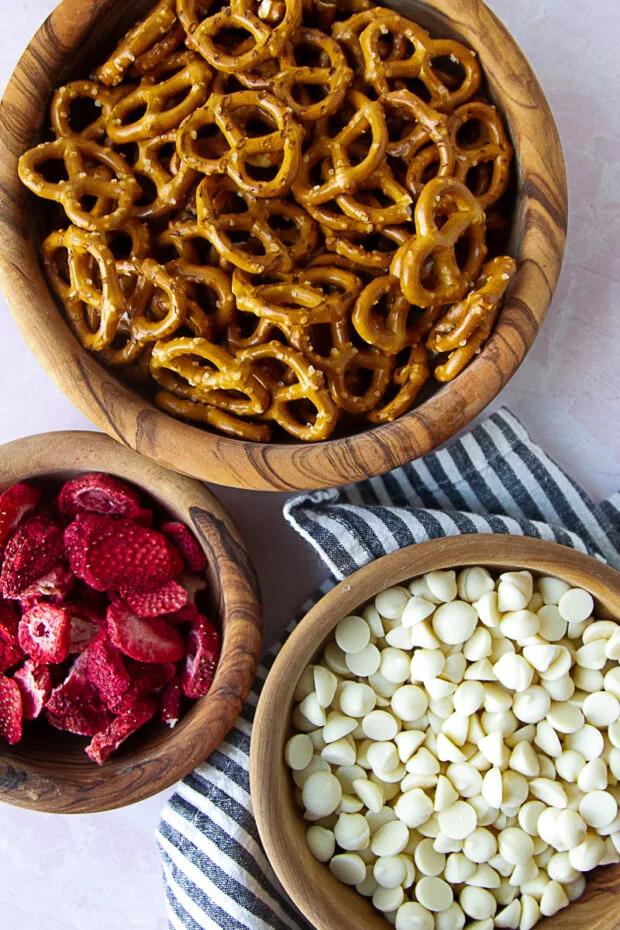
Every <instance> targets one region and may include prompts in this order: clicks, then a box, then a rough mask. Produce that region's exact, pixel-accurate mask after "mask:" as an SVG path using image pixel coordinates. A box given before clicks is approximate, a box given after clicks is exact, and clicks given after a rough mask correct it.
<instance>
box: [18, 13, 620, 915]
mask: <svg viewBox="0 0 620 930" xmlns="http://www.w3.org/2000/svg"><path fill="white" fill-rule="evenodd" d="M54 5H55V0H21V3H17V4H15V3H12V2H10V0H2V3H1V4H0V36H2V42H1V45H0V87H4V85H5V84H6V82H7V81H8V79H9V76H10V74H11V72H12V70H13V68H14V66H15V64H16V62H17V59H18V57H19V55H20V53H21V50H22V49H23V48H24V46H25V45H26V43H27V41H28V39H29V38H30V37H31V35H32V33H33V32H34V31H35V30H36V29H37V27H38V26H39V24H40V23H41V21H42V20H43V19H44V17H45V16H46V15H47V14H48V13H49V12H50V11H51V10H52V8H53V7H54ZM491 6H492V7H493V9H494V11H495V12H496V13H497V14H498V15H499V17H500V18H501V19H502V20H503V21H504V23H505V25H506V26H507V27H508V28H509V29H510V30H511V31H512V33H513V35H514V36H515V37H516V39H517V41H518V42H519V44H520V45H521V47H522V49H523V50H524V52H525V54H526V55H527V56H528V58H529V60H530V62H531V64H532V66H533V68H534V70H535V72H536V74H537V75H538V78H539V80H540V82H541V84H542V86H543V89H544V91H545V92H546V94H547V97H548V99H549V102H550V104H551V108H552V110H553V112H554V114H555V117H556V120H557V123H558V127H559V130H560V135H561V137H562V142H563V145H564V153H565V156H566V162H567V168H568V178H569V186H570V223H569V236H568V248H567V253H566V259H565V262H564V268H563V271H562V276H561V279H560V284H559V287H558V290H557V293H556V296H555V299H554V302H553V306H552V308H551V311H550V314H549V317H548V319H547V321H546V323H545V326H544V327H543V330H542V332H541V333H540V335H539V337H538V339H537V340H536V343H535V345H534V347H533V349H532V350H531V352H530V354H529V355H528V358H527V361H526V363H525V364H524V365H523V366H522V368H521V369H520V371H519V372H517V374H516V376H515V377H514V378H513V380H512V381H511V383H510V384H509V385H508V387H507V388H506V389H505V390H504V392H503V393H502V395H501V398H500V399H499V401H497V402H496V403H495V404H494V405H493V406H494V407H496V406H499V404H500V403H501V404H506V405H508V406H509V407H510V408H511V409H512V410H513V411H514V412H515V413H516V414H517V416H518V417H519V418H520V419H521V420H522V421H523V422H524V424H525V426H526V427H527V429H528V430H529V431H530V433H531V435H532V436H533V437H534V438H535V439H536V440H537V441H538V442H540V443H541V444H542V445H544V446H545V448H546V449H547V450H548V451H549V452H550V453H551V454H552V455H553V456H554V457H555V458H556V459H557V460H558V461H559V462H560V463H561V464H562V465H563V466H564V467H565V468H567V469H569V471H570V472H571V473H572V474H573V476H574V477H575V478H576V479H577V480H578V481H580V482H581V483H582V484H583V486H584V487H585V488H586V490H587V491H589V492H590V494H591V495H592V496H593V497H595V498H596V499H599V498H601V497H604V496H606V495H608V494H610V493H612V492H613V491H615V490H617V489H618V486H619V484H620V481H619V478H620V338H618V333H619V332H620V300H619V299H618V295H617V293H616V288H618V290H619V291H620V250H619V248H618V243H619V242H620V155H619V152H620V111H619V110H618V107H617V106H616V105H615V102H614V98H615V97H616V96H617V90H618V88H619V87H620V60H619V59H618V54H617V36H618V34H620V3H618V0H597V2H596V4H594V5H589V4H587V3H584V0H520V2H519V3H514V2H513V0H493V2H492V3H491ZM0 313H1V314H2V315H1V319H2V324H1V334H2V339H0V396H1V397H2V398H3V410H2V417H1V418H0V443H3V442H7V441H9V440H11V439H16V438H18V437H20V436H26V435H29V434H31V433H37V432H45V431H49V430H61V429H91V428H92V426H91V424H90V423H89V421H88V420H86V419H85V418H84V417H83V416H82V415H81V414H80V413H79V412H78V411H77V410H76V409H75V408H74V407H73V406H72V405H71V404H70V403H69V401H68V400H66V399H65V398H64V397H63V395H62V394H61V393H60V391H59V390H58V389H57V388H56V387H55V386H54V385H53V384H52V382H51V381H49V380H48V378H47V377H46V376H45V375H44V373H43V371H42V370H41V369H40V368H39V366H38V364H37V362H36V361H35V359H34V358H33V356H32V355H31V354H30V352H29V350H28V349H27V348H26V346H25V345H24V343H23V341H22V339H21V336H20V335H19V333H18V331H17V327H16V326H15V324H14V323H13V321H12V319H11V317H10V315H9V312H8V310H7V307H6V303H5V301H4V300H3V298H2V296H1V295H0ZM490 409H493V408H490ZM214 490H215V491H216V493H218V494H219V496H220V497H221V498H222V500H223V501H224V502H225V503H226V505H227V506H228V507H229V509H230V511H231V513H232V515H233V517H234V518H235V519H236V521H237V522H238V524H239V526H240V528H241V530H242V532H243V533H244V535H245V538H246V540H247V542H248V545H249V547H250V550H251V553H252V556H253V559H254V564H255V565H256V568H257V570H258V573H259V576H260V580H261V585H262V588H263V594H264V600H265V614H266V626H267V639H268V641H271V640H273V639H274V638H275V637H276V636H277V634H278V631H279V630H281V629H282V628H283V627H284V626H285V625H286V623H287V622H288V621H289V620H290V619H291V618H292V617H293V616H294V615H295V613H296V609H297V607H298V606H299V605H300V604H301V603H302V602H303V601H304V600H305V598H306V597H307V596H308V595H309V594H310V592H311V591H312V590H313V588H314V587H315V586H316V584H317V583H318V582H320V581H321V580H322V579H323V578H324V577H325V570H324V568H323V567H322V565H320V564H319V563H318V560H317V559H316V557H315V556H314V555H313V554H312V553H311V552H310V551H309V549H308V547H307V546H306V545H305V544H304V543H302V542H301V541H300V540H299V539H298V538H297V537H296V536H295V535H294V534H293V533H292V532H291V531H290V530H289V529H288V527H287V526H286V525H285V524H284V521H283V520H282V517H281V510H282V504H283V502H284V500H285V495H280V494H273V495H268V494H265V493H250V492H247V491H231V490H228V489H217V488H215V489H214ZM169 793H170V792H168V794H169ZM166 796H167V795H166V794H163V795H159V796H158V797H155V798H152V799H151V800H149V801H145V802H143V803H142V804H138V805H135V806H134V807H131V808H127V809H125V810H122V811H117V812H114V813H108V814H98V815H92V816H85V817H77V818H71V817H53V816H48V815H43V814H34V813H30V812H28V811H21V810H17V809H15V808H11V807H8V806H6V807H3V809H2V830H1V831H0V858H1V861H2V873H3V880H2V882H0V913H1V914H2V919H1V921H0V923H1V925H2V926H3V927H7V928H8V927H11V928H15V930H39V928H40V927H42V926H44V927H45V928H46V930H85V928H88V930H116V928H119V930H120V928H122V930H165V928H166V927H167V921H166V917H165V912H164V899H163V892H162V886H161V881H160V868H159V859H158V855H157V849H156V845H155V839H154V830H155V827H156V825H157V821H158V817H159V812H160V810H161V808H162V805H163V804H164V802H165V799H166Z"/></svg>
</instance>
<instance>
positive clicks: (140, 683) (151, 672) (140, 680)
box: [125, 659, 177, 697]
mask: <svg viewBox="0 0 620 930" xmlns="http://www.w3.org/2000/svg"><path fill="white" fill-rule="evenodd" d="M125 665H126V667H127V671H128V672H129V674H130V675H131V678H132V681H133V693H134V694H135V695H136V697H143V696H144V695H145V694H149V692H151V691H161V689H162V688H163V687H165V685H167V684H168V682H169V681H171V680H172V679H173V678H174V676H175V674H176V670H177V669H176V665H175V664H174V662H162V663H161V664H159V665H155V664H154V663H152V662H148V663H147V662H136V661H135V660H134V659H126V660H125Z"/></svg>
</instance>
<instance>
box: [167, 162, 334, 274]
mask: <svg viewBox="0 0 620 930" xmlns="http://www.w3.org/2000/svg"><path fill="white" fill-rule="evenodd" d="M230 194H233V195H234V199H235V202H236V205H239V200H241V201H243V203H244V204H245V206H246V210H245V212H234V211H233V210H231V205H230V197H229V196H228V195H230ZM196 201H197V207H198V224H197V231H198V233H199V234H202V235H204V236H205V238H207V239H208V240H209V241H210V242H211V243H213V245H214V246H215V248H216V249H217V251H218V252H219V254H220V255H221V256H222V257H224V258H226V259H227V260H228V261H230V262H231V263H232V264H233V265H235V266H236V267H237V268H241V269H242V271H247V272H249V273H250V274H262V273H264V272H265V271H282V272H289V271H292V269H293V268H294V266H295V264H296V263H297V262H298V261H299V260H300V259H301V258H303V257H304V256H306V255H308V254H309V253H310V252H311V251H312V249H313V248H314V245H315V244H316V241H317V237H318V230H317V227H316V224H315V223H313V221H312V220H311V218H310V217H309V216H308V214H307V213H306V212H305V211H304V210H302V209H301V208H300V207H298V206H297V205H296V204H293V203H290V202H288V201H285V200H279V199H276V198H273V199H267V200H257V199H256V198H254V197H251V196H250V195H249V194H246V193H245V192H244V191H241V190H239V189H237V188H236V187H234V185H233V184H232V182H229V184H228V185H227V184H226V183H225V182H223V181H222V179H220V178H217V177H206V178H205V179H204V180H203V181H202V182H201V183H200V186H199V187H198V191H197V194H196ZM274 217H284V218H285V219H286V220H288V221H289V222H290V223H291V224H293V226H294V228H295V230H296V234H297V241H294V242H292V243H290V244H289V243H287V242H286V241H285V240H284V238H283V235H281V234H280V235H279V234H278V233H276V232H275V230H274V228H273V227H272V225H270V221H271V220H272V219H273V218H274ZM233 231H234V232H235V233H236V234H238V233H240V232H242V233H246V234H247V236H248V238H249V239H251V240H253V241H254V243H260V245H261V247H262V248H263V250H264V254H263V255H260V254H255V252H254V251H250V249H249V247H248V248H246V249H244V248H242V247H241V246H240V245H237V244H235V243H233V241H232V239H231V233H232V232H233ZM179 232H180V234H181V235H183V231H182V229H181V227H179ZM186 232H187V229H186Z"/></svg>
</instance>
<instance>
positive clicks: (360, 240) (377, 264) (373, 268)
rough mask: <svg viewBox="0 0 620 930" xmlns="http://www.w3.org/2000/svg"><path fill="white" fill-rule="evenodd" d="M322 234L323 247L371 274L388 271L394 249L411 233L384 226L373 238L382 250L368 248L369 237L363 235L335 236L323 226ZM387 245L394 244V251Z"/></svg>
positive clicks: (409, 236)
mask: <svg viewBox="0 0 620 930" xmlns="http://www.w3.org/2000/svg"><path fill="white" fill-rule="evenodd" d="M322 232H323V235H324V236H325V246H326V248H327V249H329V251H331V252H335V253H336V254H337V255H339V256H341V257H342V258H345V259H348V261H349V262H351V263H352V264H353V265H355V266H357V267H359V268H361V269H363V270H364V271H366V272H369V273H371V274H381V273H382V272H383V273H385V272H387V271H389V268H390V265H391V263H392V260H393V258H394V254H395V251H396V249H397V248H399V247H400V246H401V245H403V244H404V243H408V242H409V240H410V239H411V232H410V231H409V230H408V229H406V228H405V227H403V226H385V227H384V228H383V229H381V230H379V231H377V234H376V236H375V237H373V238H376V239H378V240H379V241H380V245H381V246H383V248H381V247H379V246H378V247H376V248H368V242H369V237H368V236H366V235H364V234H360V233H348V234H347V235H342V234H340V235H336V233H335V232H334V231H333V230H332V229H330V228H329V227H328V226H323V227H322ZM388 243H392V244H395V245H396V249H394V248H392V249H390V248H389V247H386V246H387V245H388ZM332 259H333V256H332Z"/></svg>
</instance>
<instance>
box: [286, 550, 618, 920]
mask: <svg viewBox="0 0 620 930" xmlns="http://www.w3.org/2000/svg"><path fill="white" fill-rule="evenodd" d="M593 607H594V605H593V600H592V597H591V595H590V594H589V593H588V592H587V591H584V590H581V589H578V588H570V587H569V585H568V584H566V583H565V582H564V581H561V580H559V579H557V578H551V577H539V578H537V579H534V578H533V577H532V575H531V574H530V572H527V571H518V572H517V571H512V572H505V573H504V574H501V575H499V577H498V578H497V579H494V578H493V577H492V575H491V574H490V573H489V572H488V571H487V570H486V569H485V568H480V567H468V568H465V569H463V570H461V571H459V573H458V574H457V573H456V572H454V571H434V572H429V573H428V574H426V575H424V576H422V577H419V578H414V579H413V581H411V582H410V583H409V584H408V586H407V587H404V586H403V587H392V588H389V589H388V590H386V591H382V592H381V593H380V594H378V595H377V596H376V597H375V599H374V601H373V602H371V603H369V604H367V605H366V606H365V607H364V608H363V609H362V610H361V611H360V613H359V615H355V616H349V617H345V618H344V619H343V620H342V621H341V622H340V623H339V624H338V626H337V627H336V629H335V636H334V637H333V639H332V640H331V641H330V642H328V644H327V645H326V647H325V648H324V650H323V653H322V656H321V658H320V661H319V662H318V664H317V665H311V666H309V667H308V668H307V669H306V670H305V672H304V673H303V675H302V677H301V679H300V681H299V684H298V687H297V690H296V692H295V701H296V707H295V710H294V713H293V718H292V722H293V729H294V730H295V731H296V733H295V735H294V736H292V737H291V738H290V739H289V741H288V742H287V744H286V749H285V757H286V762H287V763H288V765H289V766H290V768H291V769H292V770H293V777H294V780H295V784H296V786H297V789H296V796H297V798H298V801H299V803H300V805H301V806H302V807H303V809H304V811H305V813H304V817H305V819H306V820H307V821H308V822H309V824H310V825H309V827H308V830H307V841H308V845H309V847H310V849H311V851H312V853H313V855H314V856H315V857H316V858H317V859H318V860H319V861H320V862H325V863H329V868H330V870H331V872H332V873H333V875H335V876H336V878H338V879H339V880H340V881H341V882H344V883H345V884H347V885H353V886H355V888H356V889H357V891H358V892H359V893H360V894H361V895H364V896H366V897H368V898H372V903H373V904H374V906H375V907H376V908H378V909H379V910H380V911H382V912H383V914H384V916H385V917H386V919H387V920H388V921H390V923H392V924H395V926H396V928H397V930H461V928H462V927H464V926H468V927H469V928H471V930H492V928H493V927H508V928H514V930H530V928H531V927H533V926H534V924H535V923H536V922H537V921H538V920H539V919H540V918H541V917H542V916H550V915H552V914H555V913H556V912H557V911H559V910H560V909H561V908H563V907H566V905H568V904H569V902H570V901H574V900H575V899H576V898H578V897H579V896H580V895H581V894H582V893H583V891H584V888H585V877H584V873H587V872H589V871H590V870H591V869H593V868H595V867H596V866H598V865H604V864H607V863H612V862H618V861H620V815H619V814H618V803H619V802H620V784H619V780H620V721H619V710H620V667H619V664H618V659H620V627H619V626H618V624H617V623H615V622H613V621H610V620H596V619H594V618H593V617H592V610H593Z"/></svg>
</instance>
